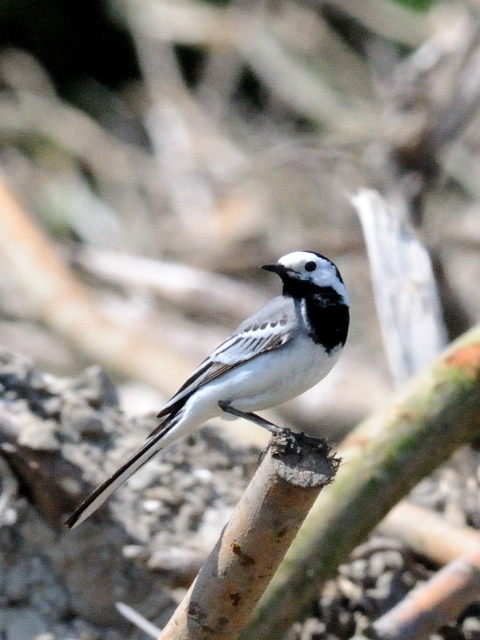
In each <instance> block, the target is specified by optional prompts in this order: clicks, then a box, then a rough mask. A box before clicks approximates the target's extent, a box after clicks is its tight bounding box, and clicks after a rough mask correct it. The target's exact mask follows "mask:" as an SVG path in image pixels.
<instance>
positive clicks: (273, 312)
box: [157, 296, 296, 418]
mask: <svg viewBox="0 0 480 640" xmlns="http://www.w3.org/2000/svg"><path fill="white" fill-rule="evenodd" d="M295 318H296V317H295V305H294V302H293V300H292V299H291V298H284V297H283V296H279V297H278V298H274V299H273V300H272V301H271V302H269V303H268V304H267V305H266V306H265V307H263V308H262V309H260V311H258V312H257V313H255V314H254V315H253V316H250V318H248V319H247V320H245V321H244V322H242V324H241V325H240V326H239V327H238V328H237V329H236V330H235V331H234V332H233V333H232V335H231V336H230V337H229V338H227V340H225V342H223V343H222V344H221V345H220V346H219V347H217V349H215V351H214V352H213V353H212V354H211V355H210V356H209V357H208V358H207V359H206V360H204V361H203V362H202V364H201V365H200V366H199V367H197V369H195V371H194V372H193V373H192V375H191V376H190V377H189V378H188V380H187V381H186V382H185V384H184V385H183V386H182V387H181V388H180V389H179V390H178V391H177V393H176V394H175V395H174V396H173V398H171V400H169V402H168V403H167V404H166V405H165V407H164V408H163V409H162V410H161V411H160V413H159V414H158V416H157V417H158V418H161V417H162V416H166V415H169V414H171V413H175V412H176V411H177V410H178V409H179V408H180V407H181V406H183V404H184V403H185V402H186V400H187V399H188V398H189V397H190V395H191V394H192V393H193V392H194V391H196V390H197V389H198V388H199V387H201V386H203V385H205V384H207V383H208V382H211V381H212V380H215V379H216V378H218V377H219V376H221V375H223V374H225V373H227V372H228V371H230V370H232V369H234V368H235V367H237V366H238V365H239V364H242V363H243V362H246V361H247V360H251V359H252V358H255V357H257V356H259V355H261V354H262V353H266V352H267V351H271V350H272V349H278V348H279V347H281V346H283V345H284V344H286V343H287V342H289V340H291V338H292V336H293V334H294V333H295V328H296V319H295Z"/></svg>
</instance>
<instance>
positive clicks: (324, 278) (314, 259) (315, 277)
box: [278, 251, 349, 305]
mask: <svg viewBox="0 0 480 640" xmlns="http://www.w3.org/2000/svg"><path fill="white" fill-rule="evenodd" d="M278 262H279V263H280V264H283V265H284V266H285V267H288V268H289V269H291V270H292V271H295V273H296V274H298V278H299V279H301V280H309V281H310V282H313V283H314V284H316V285H318V286H319V287H332V289H335V291H336V292H337V293H338V294H339V295H340V296H342V298H343V300H344V302H345V304H347V305H348V304H349V300H348V295H347V290H346V289H345V285H344V284H343V282H342V281H341V280H340V279H339V277H338V275H337V269H336V267H335V265H334V264H332V263H331V262H330V261H329V260H326V259H324V258H319V257H318V256H316V255H315V254H314V253H310V252H309V251H294V252H293V253H288V254H287V255H286V256H283V257H281V258H280V260H279V261H278ZM312 263H314V264H315V267H314V268H313V264H312ZM305 267H306V268H305Z"/></svg>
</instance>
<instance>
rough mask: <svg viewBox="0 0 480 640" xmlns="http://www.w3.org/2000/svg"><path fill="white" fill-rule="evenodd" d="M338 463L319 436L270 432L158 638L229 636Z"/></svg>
mask: <svg viewBox="0 0 480 640" xmlns="http://www.w3.org/2000/svg"><path fill="white" fill-rule="evenodd" d="M338 463H339V460H338V459H337V458H335V457H333V456H331V455H329V448H328V446H327V445H326V443H325V441H322V440H318V439H316V438H308V437H306V436H304V435H303V434H301V435H295V434H292V436H291V441H290V437H289V438H288V439H286V438H284V437H283V436H280V437H278V436H275V437H274V438H273V439H272V443H271V445H270V448H269V450H268V452H267V454H266V455H265V457H264V459H263V461H262V464H261V465H260V467H259V469H258V470H257V472H256V474H255V476H254V478H253V480H252V481H251V483H250V484H249V486H248V487H247V489H246V491H245V493H244V495H243V497H242V499H241V501H240V502H239V504H238V506H237V508H236V509H235V511H234V513H233V515H232V517H231V519H230V521H229V523H228V524H227V526H226V527H225V529H224V531H223V533H222V535H221V537H220V539H219V541H218V542H217V544H216V546H215V548H214V549H213V551H212V553H211V554H210V556H209V558H208V560H207V561H206V563H205V565H204V566H203V568H202V569H201V571H200V573H199V575H198V577H197V579H196V580H195V582H194V583H193V585H192V587H191V588H190V590H189V592H188V593H187V595H186V597H185V599H184V600H183V602H182V603H181V604H180V606H179V607H178V609H177V611H176V612H175V614H174V615H173V617H172V619H171V620H170V622H169V623H168V624H167V626H166V627H165V629H164V630H163V633H162V634H161V635H160V638H159V640H207V639H210V640H234V639H235V638H236V637H237V635H238V633H239V632H240V630H241V629H242V628H243V627H244V625H245V623H246V621H247V618H248V617H249V615H250V613H251V611H252V609H253V607H254V606H255V604H256V603H257V602H258V600H259V598H260V596H261V595H262V593H263V592H264V590H265V588H266V586H267V585H268V583H269V581H270V579H271V577H272V575H273V573H274V572H275V570H276V568H277V567H278V565H279V564H280V562H281V560H282V558H283V556H284V554H285V552H286V550H287V549H288V547H289V546H290V543H291V542H292V540H293V538H294V537H295V535H296V533H297V531H298V529H299V527H300V525H301V523H302V522H303V519H304V518H305V516H306V514H307V513H308V510H309V509H310V507H311V506H312V504H313V502H314V500H315V498H316V497H317V496H318V493H319V492H320V491H321V489H322V488H323V487H324V486H325V485H327V484H329V483H330V482H331V481H332V480H333V477H334V475H335V472H336V469H337V467H338Z"/></svg>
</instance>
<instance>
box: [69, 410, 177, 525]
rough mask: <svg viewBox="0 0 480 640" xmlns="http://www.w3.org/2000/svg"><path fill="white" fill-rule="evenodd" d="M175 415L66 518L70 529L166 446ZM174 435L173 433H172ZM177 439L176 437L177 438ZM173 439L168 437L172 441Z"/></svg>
mask: <svg viewBox="0 0 480 640" xmlns="http://www.w3.org/2000/svg"><path fill="white" fill-rule="evenodd" d="M177 417H178V414H177V416H175V417H174V418H173V420H172V421H170V420H168V419H167V422H166V423H165V424H164V425H162V427H163V428H162V429H161V430H160V431H158V432H157V433H155V435H151V436H150V437H149V438H148V440H147V441H146V443H145V444H144V445H143V447H141V448H140V449H138V451H136V452H135V453H134V454H133V456H131V457H130V458H129V459H128V460H127V461H126V462H125V463H124V464H122V466H121V467H120V468H119V469H117V471H115V473H114V474H113V475H111V476H110V477H109V478H107V479H106V480H105V481H104V482H102V484H101V485H99V486H98V487H97V488H96V489H95V491H93V492H92V493H91V494H90V495H89V496H88V498H86V499H85V500H84V501H83V502H82V504H81V505H80V506H78V507H77V508H76V509H75V511H74V512H73V513H72V515H71V516H70V517H69V518H68V520H66V522H65V524H66V525H67V527H70V529H75V527H77V526H78V525H79V524H80V523H81V522H83V521H84V520H86V519H87V518H88V516H90V515H91V514H92V513H93V512H94V511H96V510H97V509H98V507H99V506H100V505H102V504H103V503H104V502H105V500H106V499H107V498H108V497H109V496H110V495H111V494H112V493H113V492H114V491H115V489H118V487H119V486H120V485H121V484H123V483H124V482H125V480H127V478H129V477H130V476H131V475H132V474H133V473H135V471H137V470H138V469H140V467H142V466H143V465H144V464H145V463H146V462H148V461H149V460H150V459H151V458H153V456H154V455H155V454H156V453H157V452H158V451H160V449H163V447H165V446H166V444H167V442H166V441H165V436H166V435H167V433H171V430H172V428H173V427H174V426H175V424H177V422H178V419H177V420H175V418H177ZM172 435H173V434H172ZM175 439H176V438H175ZM171 440H172V439H170V438H169V439H168V443H170V441H171Z"/></svg>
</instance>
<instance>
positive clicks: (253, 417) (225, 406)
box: [218, 400, 291, 435]
mask: <svg viewBox="0 0 480 640" xmlns="http://www.w3.org/2000/svg"><path fill="white" fill-rule="evenodd" d="M218 406H219V407H220V409H222V410H223V411H225V413H230V414H231V415H232V416H236V417H237V418H244V419H245V420H249V421H250V422H253V423H254V424H258V426H259V427H263V428H264V429H267V431H270V433H274V434H275V435H282V434H283V435H289V434H290V433H291V431H290V429H288V427H279V426H278V425H276V424H273V422H269V421H268V420H265V418H261V417H260V416H257V414H256V413H246V412H245V411H240V410H239V409H235V407H232V405H231V404H230V403H228V402H225V400H219V402H218Z"/></svg>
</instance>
